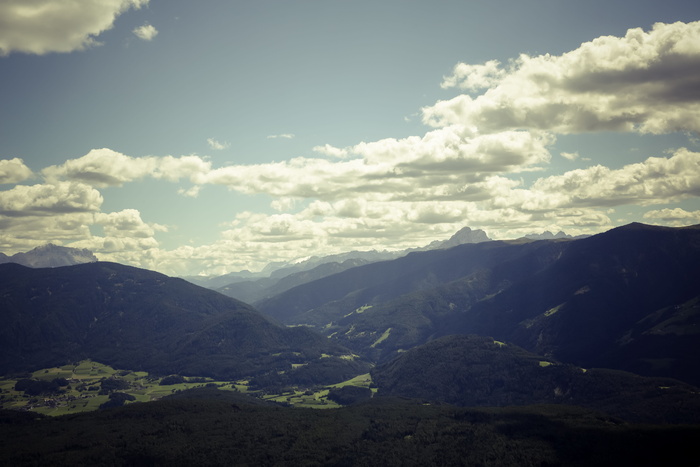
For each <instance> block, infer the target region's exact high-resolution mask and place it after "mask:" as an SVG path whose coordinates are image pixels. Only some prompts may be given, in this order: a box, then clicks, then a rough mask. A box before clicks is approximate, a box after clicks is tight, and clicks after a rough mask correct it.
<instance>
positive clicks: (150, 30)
mask: <svg viewBox="0 0 700 467" xmlns="http://www.w3.org/2000/svg"><path fill="white" fill-rule="evenodd" d="M132 32H133V33H134V35H135V36H136V37H138V38H139V39H142V40H144V41H151V40H153V38H154V37H156V36H157V35H158V30H157V29H156V28H154V27H153V26H151V25H150V24H148V23H146V24H144V25H143V26H139V27H138V28H136V29H134V30H133V31H132Z"/></svg>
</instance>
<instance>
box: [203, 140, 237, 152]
mask: <svg viewBox="0 0 700 467" xmlns="http://www.w3.org/2000/svg"><path fill="white" fill-rule="evenodd" d="M207 144H208V145H209V147H210V148H211V149H213V150H215V151H221V150H222V149H227V148H228V147H229V146H231V144H230V143H228V142H225V143H220V142H218V141H217V140H215V139H214V138H207Z"/></svg>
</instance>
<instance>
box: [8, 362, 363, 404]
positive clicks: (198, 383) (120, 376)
mask: <svg viewBox="0 0 700 467" xmlns="http://www.w3.org/2000/svg"><path fill="white" fill-rule="evenodd" d="M22 379H33V380H38V381H47V382H50V381H54V380H56V379H62V380H66V381H67V383H68V384H67V385H65V386H61V387H59V388H58V389H57V390H55V391H51V392H44V393H41V394H38V395H30V394H26V393H25V392H22V391H18V390H16V389H15V385H16V384H17V382H18V381H20V380H22ZM179 379H180V380H182V382H178V383H176V384H168V385H162V384H161V381H162V380H163V378H161V377H155V376H152V375H149V374H148V373H147V372H144V371H130V370H116V369H114V368H112V367H110V366H108V365H104V364H101V363H98V362H95V361H92V360H83V361H81V362H78V363H76V364H71V365H64V366H61V367H54V368H46V369H41V370H38V371H35V372H33V373H31V374H24V375H21V376H17V375H15V376H12V377H4V378H0V408H3V409H12V410H30V411H32V412H37V413H41V414H44V415H52V416H58V415H65V414H70V413H77V412H89V411H93V410H97V409H99V408H100V406H101V405H102V404H104V403H106V402H108V401H109V400H110V394H111V393H114V392H120V393H125V394H128V395H130V396H133V398H134V400H133V401H127V402H126V403H127V404H129V403H134V402H150V401H155V400H158V399H161V398H162V397H164V396H168V395H171V394H174V393H177V392H181V391H184V390H187V389H193V388H197V387H203V386H216V387H217V388H219V389H221V390H228V391H237V392H241V393H249V394H251V395H253V396H257V397H260V398H261V399H264V400H270V401H275V402H279V403H283V404H289V405H293V406H299V407H311V408H334V407H339V405H338V404H337V403H335V402H333V401H331V400H329V399H328V397H327V396H328V392H329V390H331V389H332V388H340V387H344V386H359V387H369V386H370V384H371V378H370V375H369V374H368V373H367V374H363V375H359V376H356V377H354V378H352V379H350V380H347V381H343V382H341V383H338V384H334V385H329V386H324V387H317V388H312V389H298V388H288V389H287V390H286V391H285V392H283V393H281V394H263V393H261V392H259V391H253V390H250V389H249V386H248V381H247V380H240V381H217V380H214V379H211V378H203V377H183V378H179ZM115 385H117V386H119V388H118V389H113V387H114V386H115Z"/></svg>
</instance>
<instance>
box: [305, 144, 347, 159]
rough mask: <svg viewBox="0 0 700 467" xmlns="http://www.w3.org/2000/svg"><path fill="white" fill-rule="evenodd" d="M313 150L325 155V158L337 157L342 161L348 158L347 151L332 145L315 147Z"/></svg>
mask: <svg viewBox="0 0 700 467" xmlns="http://www.w3.org/2000/svg"><path fill="white" fill-rule="evenodd" d="M311 150H312V151H313V152H315V153H318V154H323V155H325V156H331V157H337V158H338V159H342V158H345V157H347V156H348V150H347V149H341V148H336V147H334V146H331V145H330V144H325V145H323V146H314V147H313V148H312V149H311Z"/></svg>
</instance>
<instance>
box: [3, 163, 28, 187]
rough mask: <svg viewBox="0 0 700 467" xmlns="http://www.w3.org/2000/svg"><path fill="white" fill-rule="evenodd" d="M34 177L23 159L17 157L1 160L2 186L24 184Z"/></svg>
mask: <svg viewBox="0 0 700 467" xmlns="http://www.w3.org/2000/svg"><path fill="white" fill-rule="evenodd" d="M33 175H34V174H33V173H32V171H31V169H30V168H29V167H27V166H26V165H24V161H23V160H22V159H19V158H17V157H15V158H14V159H2V160H0V184H3V183H19V182H23V181H24V180H26V179H28V178H30V177H32V176H33Z"/></svg>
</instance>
